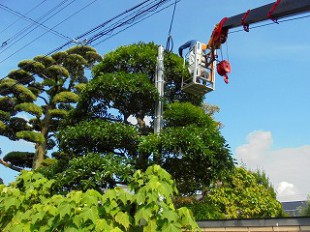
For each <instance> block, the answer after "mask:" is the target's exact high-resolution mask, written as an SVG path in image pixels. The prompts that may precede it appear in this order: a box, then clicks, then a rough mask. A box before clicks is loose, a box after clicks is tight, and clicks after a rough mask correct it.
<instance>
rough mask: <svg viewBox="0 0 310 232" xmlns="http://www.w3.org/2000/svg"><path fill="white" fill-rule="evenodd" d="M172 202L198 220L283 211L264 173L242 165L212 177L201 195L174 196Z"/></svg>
mask: <svg viewBox="0 0 310 232" xmlns="http://www.w3.org/2000/svg"><path fill="white" fill-rule="evenodd" d="M262 180H264V181H263V182H262ZM266 184H267V186H266ZM176 205H177V206H178V207H180V206H186V207H188V208H190V209H192V210H193V213H194V215H195V217H196V219H198V220H205V219H218V218H223V219H224V218H226V219H227V218H229V219H233V218H270V217H281V216H283V215H284V213H283V210H282V205H281V203H280V202H278V201H277V199H276V194H275V192H274V189H273V188H272V187H271V186H270V183H269V181H268V180H267V179H266V176H265V174H263V173H261V172H256V173H253V172H250V171H247V170H246V169H244V168H235V169H234V171H233V173H231V175H230V176H229V175H227V176H226V179H222V180H217V181H214V182H213V183H212V185H211V187H209V188H207V189H206V190H205V191H204V194H203V198H202V199H200V200H197V199H195V198H185V199H184V198H177V199H176Z"/></svg>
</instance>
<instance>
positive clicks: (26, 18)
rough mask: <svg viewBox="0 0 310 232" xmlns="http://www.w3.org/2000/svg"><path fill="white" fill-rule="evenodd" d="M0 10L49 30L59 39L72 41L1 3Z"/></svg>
mask: <svg viewBox="0 0 310 232" xmlns="http://www.w3.org/2000/svg"><path fill="white" fill-rule="evenodd" d="M0 8H2V9H4V10H6V11H7V12H10V13H12V14H14V15H17V16H18V17H20V18H23V19H25V20H27V21H28V22H32V23H34V24H36V25H38V26H39V27H41V28H43V29H44V30H47V31H48V32H51V33H53V34H54V35H56V36H58V37H60V38H63V39H69V40H71V38H69V37H68V36H65V35H63V34H61V33H60V32H58V31H55V30H53V29H52V28H49V27H47V26H45V25H43V24H42V23H39V22H37V21H35V20H33V19H32V18H29V17H27V16H26V15H23V14H21V13H19V12H17V11H15V10H13V9H10V8H9V7H7V6H4V5H3V4H1V3H0ZM6 42H7V41H6Z"/></svg>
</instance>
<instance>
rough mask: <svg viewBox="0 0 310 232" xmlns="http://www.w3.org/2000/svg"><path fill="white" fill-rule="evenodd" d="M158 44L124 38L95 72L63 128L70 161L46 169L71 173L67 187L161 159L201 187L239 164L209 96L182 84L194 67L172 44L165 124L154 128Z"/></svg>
mask: <svg viewBox="0 0 310 232" xmlns="http://www.w3.org/2000/svg"><path fill="white" fill-rule="evenodd" d="M157 48H158V46H157V45H155V44H154V43H149V44H144V43H138V44H133V45H129V46H123V47H120V48H118V49H116V50H115V51H112V52H110V53H108V54H106V55H105V56H104V58H103V61H102V62H101V63H100V64H99V65H97V66H96V67H95V68H94V71H93V73H94V79H93V80H91V81H90V82H89V83H88V84H87V86H86V87H85V89H84V90H83V93H82V94H81V96H80V99H79V103H78V106H77V108H76V110H74V111H72V112H71V114H70V117H69V119H68V120H67V121H66V123H67V127H64V128H63V129H62V130H61V131H60V133H59V137H58V139H59V145H60V149H61V152H62V154H67V156H69V157H70V161H69V160H68V163H67V164H64V163H61V164H60V165H59V166H60V168H59V166H58V168H57V167H55V166H54V167H53V168H52V169H49V171H48V172H45V173H47V175H50V176H51V177H53V176H55V175H58V179H60V180H61V181H63V183H60V182H58V184H59V186H58V187H59V189H58V190H59V191H63V190H70V189H77V188H78V189H83V190H85V189H87V186H91V187H92V188H96V189H100V188H106V187H109V186H115V185H116V184H117V183H120V182H121V183H126V177H128V176H130V172H133V171H134V170H137V169H142V170H146V169H147V167H148V166H150V165H152V164H154V163H156V164H160V165H161V166H162V167H164V168H165V169H166V170H167V171H168V172H169V173H171V174H172V175H173V178H175V179H176V183H177V185H178V189H179V190H180V192H181V193H182V194H193V193H195V192H196V191H197V190H201V189H203V188H204V186H208V184H209V183H210V181H211V180H212V179H214V178H217V177H218V176H219V175H221V173H224V172H225V171H227V170H231V169H232V167H233V160H232V158H231V154H230V151H229V148H228V146H227V144H226V141H225V139H224V138H223V137H222V135H221V134H220V131H219V128H218V123H217V122H215V121H214V120H213V119H212V117H211V116H210V115H208V114H206V113H205V111H204V109H203V108H202V107H201V104H202V100H203V97H202V96H200V97H196V96H193V95H190V94H187V93H185V92H183V91H182V90H181V82H182V76H184V75H189V73H188V72H187V68H186V67H184V66H183V59H182V58H180V57H178V56H177V55H175V54H173V53H169V52H167V53H166V54H165V56H164V57H165V58H164V65H165V99H164V102H165V113H164V119H165V123H164V124H165V125H164V128H163V130H162V132H161V134H160V135H155V134H154V133H153V124H152V121H153V120H154V106H155V102H156V100H157V99H158V92H157V90H156V88H155V85H154V75H155V69H156V57H157V50H158V49H157ZM186 78H188V76H187V77H186ZM133 121H136V123H135V122H133ZM94 153H95V154H98V155H97V156H96V155H94ZM62 157H63V156H62ZM105 157H109V158H108V159H106V158H105ZM113 159H115V160H114V161H113V162H112V161H111V160H113ZM94 160H96V161H97V162H95V161H94ZM107 160H108V161H109V162H107ZM81 163H83V165H81ZM111 163H113V164H114V167H117V166H119V169H118V170H115V168H114V169H112V168H111V167H110V166H109V165H110V164H111ZM115 163H117V165H115ZM73 167H74V168H73ZM77 168H78V170H79V175H78V176H77V175H75V174H74V170H75V169H77ZM81 173H83V174H82V175H83V176H82V175H80V174H81ZM68 176H70V178H69V179H68V178H67V177H68Z"/></svg>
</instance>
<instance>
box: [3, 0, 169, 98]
mask: <svg viewBox="0 0 310 232" xmlns="http://www.w3.org/2000/svg"><path fill="white" fill-rule="evenodd" d="M149 1H150V0H147V1H144V2H143V3H141V4H139V5H137V6H136V7H133V8H130V9H129V10H126V11H125V12H123V13H121V14H119V15H117V16H116V17H113V18H112V20H108V21H107V22H111V21H113V19H115V18H117V17H119V16H121V15H124V14H126V13H128V12H130V11H132V10H134V9H137V8H138V7H140V6H141V5H142V4H144V3H146V2H149ZM163 2H168V0H165V1H164V0H161V1H160V2H159V3H157V4H155V5H153V6H152V7H150V8H148V9H147V10H144V11H142V12H139V13H136V15H135V17H137V16H140V15H141V14H142V13H146V12H148V11H150V10H151V9H152V10H154V9H158V7H159V5H161V4H162V3H163ZM131 20H132V18H131ZM133 20H135V18H134V19H133ZM127 22H128V20H127V21H126V22H125V23H127ZM106 24H107V23H105V25H106ZM101 25H103V24H101ZM121 25H124V24H121ZM117 27H119V25H118V26H117ZM112 31H113V30H112ZM84 34H85V33H84ZM84 34H83V35H84ZM77 38H82V36H78V37H77ZM70 43H71V42H67V43H65V44H63V45H61V46H60V47H58V48H57V49H55V50H53V51H52V52H50V53H48V54H47V55H45V56H48V55H50V54H52V53H54V52H57V51H59V50H60V49H62V48H63V47H65V46H67V45H69V44H70ZM33 63H34V62H33ZM28 65H31V64H28ZM5 78H7V76H6V77H4V78H1V79H0V81H1V80H3V79H5ZM17 84H20V83H19V82H18V81H16V83H15V84H14V85H12V86H11V87H10V88H12V87H14V86H16V85H17ZM7 89H9V88H7ZM2 91H5V90H2ZM0 94H1V91H0Z"/></svg>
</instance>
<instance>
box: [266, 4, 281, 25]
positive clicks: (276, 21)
mask: <svg viewBox="0 0 310 232" xmlns="http://www.w3.org/2000/svg"><path fill="white" fill-rule="evenodd" d="M280 3H281V0H277V1H276V2H275V3H274V4H273V6H272V7H271V9H270V11H269V12H268V14H267V16H268V18H270V19H271V20H272V21H274V22H275V23H278V19H276V18H274V17H272V15H273V13H274V11H275V10H276V9H277V7H278V6H279V5H280Z"/></svg>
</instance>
